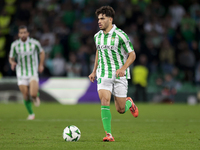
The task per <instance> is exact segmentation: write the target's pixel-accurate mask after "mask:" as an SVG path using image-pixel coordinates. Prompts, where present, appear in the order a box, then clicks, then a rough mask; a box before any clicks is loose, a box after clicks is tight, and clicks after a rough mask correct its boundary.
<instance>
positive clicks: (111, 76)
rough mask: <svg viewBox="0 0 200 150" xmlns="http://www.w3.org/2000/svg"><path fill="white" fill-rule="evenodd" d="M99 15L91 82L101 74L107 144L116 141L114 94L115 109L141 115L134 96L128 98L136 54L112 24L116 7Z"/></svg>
mask: <svg viewBox="0 0 200 150" xmlns="http://www.w3.org/2000/svg"><path fill="white" fill-rule="evenodd" d="M95 13H96V16H97V17H98V24H99V28H100V31H99V32H98V33H96V34H95V36H94V40H95V43H96V47H97V51H96V58H95V64H94V69H93V72H92V73H91V74H90V75H89V79H90V81H92V82H94V80H95V77H96V75H97V82H98V83H97V84H98V94H99V98H100V100H101V118H102V122H103V127H104V130H105V132H106V137H104V138H103V141H114V137H113V136H112V134H111V113H110V99H111V93H112V94H113V95H114V100H115V107H116V109H117V111H118V112H119V113H121V114H123V113H125V112H126V111H127V110H128V109H130V111H131V113H132V115H133V116H134V117H137V116H138V108H137V107H136V105H135V104H134V103H133V101H132V99H131V98H130V97H128V98H126V97H127V89H128V82H127V79H130V73H129V68H128V67H129V66H130V65H131V64H132V63H133V62H134V60H135V58H136V55H135V52H134V50H133V46H132V44H131V42H130V40H129V38H128V36H127V35H126V33H124V32H123V31H122V30H120V29H119V28H117V27H116V26H115V25H114V24H112V22H113V18H114V15H115V11H114V10H113V8H112V7H110V6H103V7H101V8H99V9H97V10H96V12H95ZM127 57H128V58H127Z"/></svg>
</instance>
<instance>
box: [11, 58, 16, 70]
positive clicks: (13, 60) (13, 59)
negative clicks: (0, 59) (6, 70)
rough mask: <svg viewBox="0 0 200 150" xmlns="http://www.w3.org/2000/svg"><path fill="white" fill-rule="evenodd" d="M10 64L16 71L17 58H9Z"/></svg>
mask: <svg viewBox="0 0 200 150" xmlns="http://www.w3.org/2000/svg"><path fill="white" fill-rule="evenodd" d="M9 63H10V65H11V70H13V71H14V69H15V66H16V65H17V63H16V62H15V58H14V57H9Z"/></svg>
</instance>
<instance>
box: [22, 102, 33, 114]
mask: <svg viewBox="0 0 200 150" xmlns="http://www.w3.org/2000/svg"><path fill="white" fill-rule="evenodd" d="M24 105H25V106H26V109H27V110H28V113H29V114H33V110H32V104H31V101H30V100H27V101H26V100H24Z"/></svg>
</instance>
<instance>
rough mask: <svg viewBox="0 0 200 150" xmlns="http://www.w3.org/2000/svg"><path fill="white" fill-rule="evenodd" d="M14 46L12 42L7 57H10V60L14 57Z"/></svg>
mask: <svg viewBox="0 0 200 150" xmlns="http://www.w3.org/2000/svg"><path fill="white" fill-rule="evenodd" d="M15 46H16V44H15V43H14V42H13V43H12V44H11V48H10V54H9V57H10V58H13V57H15V56H16V49H15Z"/></svg>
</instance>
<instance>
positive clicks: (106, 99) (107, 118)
mask: <svg viewBox="0 0 200 150" xmlns="http://www.w3.org/2000/svg"><path fill="white" fill-rule="evenodd" d="M98 94H99V98H100V100H101V119H102V122H103V127H104V130H105V132H106V137H104V138H103V141H110V142H112V141H115V140H114V137H113V136H112V134H111V113H110V99H111V92H110V91H108V90H104V89H100V90H99V91H98Z"/></svg>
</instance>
